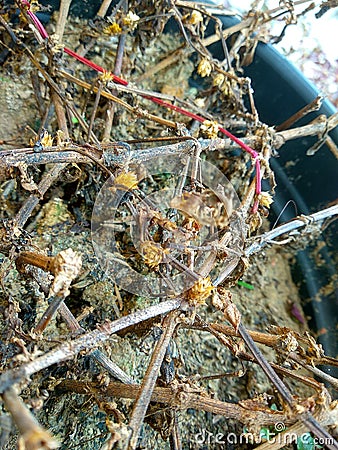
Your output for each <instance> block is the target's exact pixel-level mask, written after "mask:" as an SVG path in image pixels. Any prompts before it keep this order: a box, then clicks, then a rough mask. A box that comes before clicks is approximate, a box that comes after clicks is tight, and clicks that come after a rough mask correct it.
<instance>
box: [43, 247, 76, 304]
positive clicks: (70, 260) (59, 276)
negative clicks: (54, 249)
mask: <svg viewBox="0 0 338 450" xmlns="http://www.w3.org/2000/svg"><path fill="white" fill-rule="evenodd" d="M81 267H82V259H81V255H80V254H79V253H77V252H74V251H73V250H72V249H71V248H68V249H67V250H63V251H61V252H60V253H58V254H57V255H56V256H55V257H54V261H53V272H54V274H55V278H54V281H53V284H52V286H51V288H50V291H49V296H50V297H52V296H55V295H58V296H60V295H62V296H64V297H67V296H68V295H69V287H70V285H71V283H72V282H73V280H74V279H75V278H76V277H77V276H78V274H79V273H80V270H81Z"/></svg>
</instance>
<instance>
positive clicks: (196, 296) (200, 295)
mask: <svg viewBox="0 0 338 450" xmlns="http://www.w3.org/2000/svg"><path fill="white" fill-rule="evenodd" d="M213 290H214V286H213V284H212V283H211V279H210V277H209V276H208V277H206V278H200V279H199V280H198V281H196V283H195V284H194V285H193V286H192V287H191V288H190V289H189V290H188V291H187V298H188V301H189V303H190V304H192V305H194V306H197V305H203V304H204V303H205V300H206V299H207V298H208V297H209V295H210V294H211V292H212V291H213Z"/></svg>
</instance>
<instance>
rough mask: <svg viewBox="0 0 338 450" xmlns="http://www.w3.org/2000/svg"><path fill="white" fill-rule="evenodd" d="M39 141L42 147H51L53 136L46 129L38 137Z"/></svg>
mask: <svg viewBox="0 0 338 450" xmlns="http://www.w3.org/2000/svg"><path fill="white" fill-rule="evenodd" d="M40 142H41V144H42V145H43V146H44V147H51V146H52V145H53V138H52V136H51V135H50V134H49V133H48V131H47V130H44V132H43V136H42V137H40Z"/></svg>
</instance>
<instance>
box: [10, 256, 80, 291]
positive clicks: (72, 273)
mask: <svg viewBox="0 0 338 450" xmlns="http://www.w3.org/2000/svg"><path fill="white" fill-rule="evenodd" d="M26 265H32V266H35V267H39V268H40V269H42V270H45V271H46V272H50V273H51V274H53V275H54V281H53V284H52V286H51V288H50V292H49V296H50V297H51V296H63V297H67V296H68V295H69V287H70V285H71V283H72V281H73V280H74V279H75V278H76V277H77V276H78V274H79V273H80V270H81V267H82V260H81V255H80V254H79V253H76V252H74V251H73V250H72V249H71V248H68V249H67V250H63V251H61V252H60V253H58V254H57V255H56V256H46V255H42V254H40V253H35V252H22V253H20V255H19V257H18V258H17V260H16V268H17V270H18V271H19V272H21V273H22V272H24V271H25V266H26Z"/></svg>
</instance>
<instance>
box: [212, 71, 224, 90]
mask: <svg viewBox="0 0 338 450" xmlns="http://www.w3.org/2000/svg"><path fill="white" fill-rule="evenodd" d="M224 80H225V76H224V75H223V74H222V73H218V74H217V75H216V76H215V77H214V78H213V80H212V84H213V85H214V86H217V87H220V86H221V85H222V84H223V83H224Z"/></svg>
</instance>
